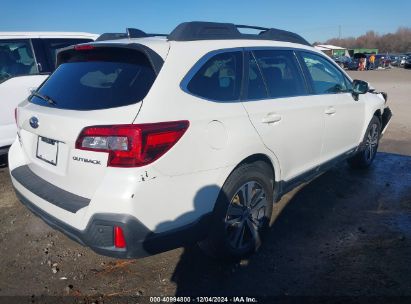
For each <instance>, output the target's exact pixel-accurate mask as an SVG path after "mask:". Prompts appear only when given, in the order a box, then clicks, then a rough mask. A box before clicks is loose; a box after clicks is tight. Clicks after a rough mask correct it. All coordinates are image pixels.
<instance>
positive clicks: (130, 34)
mask: <svg viewBox="0 0 411 304" xmlns="http://www.w3.org/2000/svg"><path fill="white" fill-rule="evenodd" d="M154 36H167V35H166V34H147V33H145V32H143V31H142V30H139V29H136V28H127V29H126V32H125V33H104V34H101V35H100V36H99V37H98V38H97V39H96V41H104V40H116V39H124V38H145V37H154Z"/></svg>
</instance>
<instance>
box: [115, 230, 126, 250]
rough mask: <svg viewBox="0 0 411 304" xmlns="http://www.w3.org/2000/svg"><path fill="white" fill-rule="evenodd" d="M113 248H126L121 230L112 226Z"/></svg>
mask: <svg viewBox="0 0 411 304" xmlns="http://www.w3.org/2000/svg"><path fill="white" fill-rule="evenodd" d="M114 246H115V247H116V248H126V238H125V237H124V232H123V229H121V227H119V226H114Z"/></svg>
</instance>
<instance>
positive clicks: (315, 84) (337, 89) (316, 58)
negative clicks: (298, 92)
mask: <svg viewBox="0 0 411 304" xmlns="http://www.w3.org/2000/svg"><path fill="white" fill-rule="evenodd" d="M300 54H301V58H302V60H301V61H302V64H303V66H304V67H305V70H306V72H307V78H308V79H310V82H311V84H312V89H313V94H314V95H313V96H314V97H315V99H316V100H317V101H318V103H320V104H324V103H325V104H326V106H325V107H324V109H323V113H322V116H323V117H322V119H323V120H324V121H325V133H324V144H323V149H322V152H321V154H322V157H321V158H322V162H325V161H328V160H330V159H332V158H335V157H337V156H340V155H342V154H344V153H345V152H347V151H349V150H350V149H352V148H354V147H356V146H357V145H358V143H359V141H360V138H361V136H362V135H361V132H362V129H363V120H364V115H365V114H364V113H365V105H364V100H363V98H364V96H361V97H360V99H359V100H354V98H353V96H352V94H351V90H352V85H351V82H350V80H349V79H348V78H347V77H346V76H345V75H344V74H343V73H342V72H341V71H340V70H339V69H338V68H337V67H336V66H335V65H334V64H333V63H332V62H331V61H330V60H328V59H327V58H325V57H324V56H322V55H319V54H315V53H311V52H301V53H300Z"/></svg>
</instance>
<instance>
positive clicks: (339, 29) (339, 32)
mask: <svg viewBox="0 0 411 304" xmlns="http://www.w3.org/2000/svg"><path fill="white" fill-rule="evenodd" d="M338 39H341V25H339V26H338Z"/></svg>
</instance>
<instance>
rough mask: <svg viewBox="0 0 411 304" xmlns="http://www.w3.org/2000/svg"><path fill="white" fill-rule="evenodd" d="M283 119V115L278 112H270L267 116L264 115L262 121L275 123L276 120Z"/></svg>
mask: <svg viewBox="0 0 411 304" xmlns="http://www.w3.org/2000/svg"><path fill="white" fill-rule="evenodd" d="M280 120H281V116H280V115H277V114H268V115H267V116H266V117H264V118H263V119H262V120H261V122H262V123H267V124H270V123H275V122H279V121H280Z"/></svg>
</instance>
